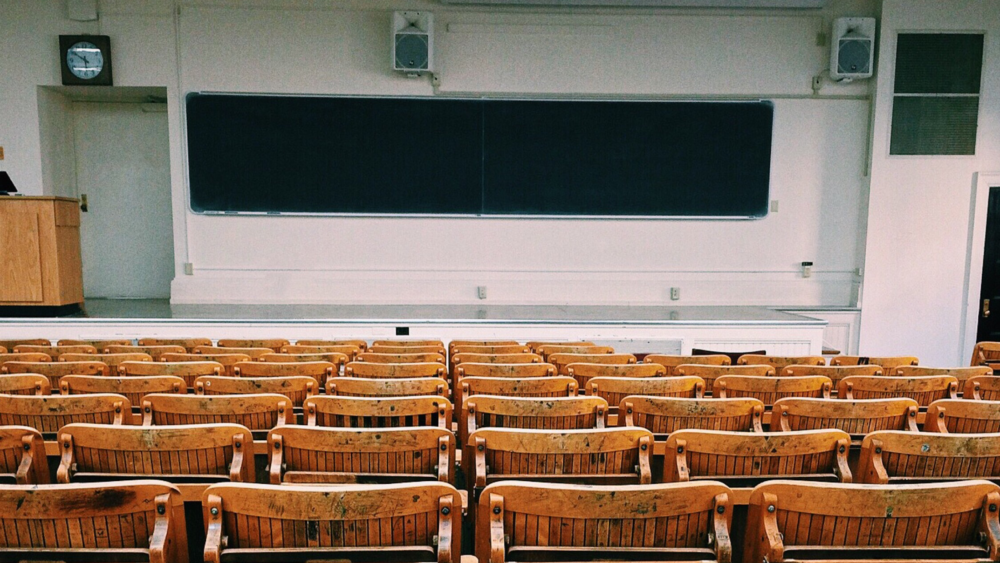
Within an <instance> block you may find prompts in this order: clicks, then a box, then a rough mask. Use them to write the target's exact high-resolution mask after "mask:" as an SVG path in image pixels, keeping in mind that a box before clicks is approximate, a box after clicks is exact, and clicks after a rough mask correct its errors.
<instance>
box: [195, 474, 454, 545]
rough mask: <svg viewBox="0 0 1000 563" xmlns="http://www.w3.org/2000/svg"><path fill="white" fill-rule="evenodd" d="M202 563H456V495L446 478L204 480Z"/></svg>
mask: <svg viewBox="0 0 1000 563" xmlns="http://www.w3.org/2000/svg"><path fill="white" fill-rule="evenodd" d="M202 506H203V507H204V513H205V526H206V536H207V537H206V540H205V552H204V559H205V561H206V563H236V562H239V563H246V562H249V561H282V562H289V563H290V562H304V561H342V562H344V561H355V562H365V561H370V562H376V561H377V562H380V563H397V562H398V563H406V562H416V561H426V562H431V561H436V562H437V563H460V560H461V551H462V550H461V545H462V540H461V530H462V520H461V517H462V499H461V497H460V495H459V493H458V491H457V490H456V489H455V488H454V487H453V486H451V485H449V484H448V483H440V482H424V483H399V484H388V485H383V486H380V487H372V486H365V485H343V486H339V487H336V488H329V487H316V486H311V485H281V486H277V485H256V484H250V483H225V484H219V485H212V486H211V487H209V488H208V489H206V490H205V492H204V494H203V496H202Z"/></svg>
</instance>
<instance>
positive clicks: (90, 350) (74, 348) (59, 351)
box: [12, 344, 97, 360]
mask: <svg viewBox="0 0 1000 563" xmlns="http://www.w3.org/2000/svg"><path fill="white" fill-rule="evenodd" d="M12 351H13V352H16V353H22V352H34V353H37V354H48V356H49V357H50V358H52V359H55V360H58V359H59V356H61V355H63V354H96V353H97V348H94V347H93V346H91V345H89V344H80V345H67V346H58V345H56V346H37V345H32V344H20V345H18V346H15V347H14V350H12Z"/></svg>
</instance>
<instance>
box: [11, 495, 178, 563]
mask: <svg viewBox="0 0 1000 563" xmlns="http://www.w3.org/2000/svg"><path fill="white" fill-rule="evenodd" d="M0 527H2V528H3V529H5V530H10V531H11V532H14V533H11V534H10V537H8V538H6V541H5V543H4V547H3V551H4V552H5V553H4V557H5V559H7V560H8V561H10V560H28V561H65V562H67V563H69V562H83V561H149V562H150V563H187V561H188V546H187V534H186V527H187V526H186V522H185V520H184V501H183V498H182V497H181V493H180V491H178V490H177V488H175V487H173V486H172V485H170V484H169V483H166V482H164V481H152V480H138V481H130V482H116V483H75V484H71V485H46V486H44V487H39V486H37V485H10V486H7V487H3V488H0Z"/></svg>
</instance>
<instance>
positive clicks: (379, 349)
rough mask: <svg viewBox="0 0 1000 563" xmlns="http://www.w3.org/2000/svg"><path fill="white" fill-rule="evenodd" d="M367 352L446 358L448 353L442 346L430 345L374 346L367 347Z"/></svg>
mask: <svg viewBox="0 0 1000 563" xmlns="http://www.w3.org/2000/svg"><path fill="white" fill-rule="evenodd" d="M367 351H368V352H370V353H372V354H441V355H442V356H444V357H445V358H447V357H448V355H447V354H448V351H447V349H445V347H444V345H443V344H442V345H437V344H431V345H428V346H390V345H388V344H376V345H372V346H369V347H368V350H367Z"/></svg>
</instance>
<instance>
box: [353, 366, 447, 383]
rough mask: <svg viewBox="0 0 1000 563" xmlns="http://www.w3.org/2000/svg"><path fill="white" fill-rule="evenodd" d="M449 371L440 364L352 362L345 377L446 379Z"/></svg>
mask: <svg viewBox="0 0 1000 563" xmlns="http://www.w3.org/2000/svg"><path fill="white" fill-rule="evenodd" d="M447 372H448V370H447V369H445V367H444V364H442V363H440V362H417V363H401V364H397V363H389V364H383V363H371V362H350V363H348V364H347V365H346V366H344V377H364V378H367V379H397V378H413V377H440V378H442V379H444V378H445V376H446V374H447Z"/></svg>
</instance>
